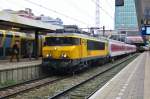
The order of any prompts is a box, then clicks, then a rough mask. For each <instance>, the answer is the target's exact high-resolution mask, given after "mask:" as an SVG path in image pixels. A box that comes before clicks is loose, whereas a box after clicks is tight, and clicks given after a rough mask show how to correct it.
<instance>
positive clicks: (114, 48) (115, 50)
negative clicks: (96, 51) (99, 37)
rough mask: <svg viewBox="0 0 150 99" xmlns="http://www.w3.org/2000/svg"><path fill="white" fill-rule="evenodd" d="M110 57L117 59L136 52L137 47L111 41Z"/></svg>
mask: <svg viewBox="0 0 150 99" xmlns="http://www.w3.org/2000/svg"><path fill="white" fill-rule="evenodd" d="M108 47H109V56H110V57H115V56H120V55H123V54H127V53H132V52H135V51H136V46H134V45H130V44H126V43H124V42H121V41H116V40H109V46H108Z"/></svg>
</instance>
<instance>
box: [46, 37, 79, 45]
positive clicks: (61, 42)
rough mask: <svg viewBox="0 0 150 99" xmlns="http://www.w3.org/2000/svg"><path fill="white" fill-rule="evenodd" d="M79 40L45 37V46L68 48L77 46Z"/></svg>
mask: <svg viewBox="0 0 150 99" xmlns="http://www.w3.org/2000/svg"><path fill="white" fill-rule="evenodd" d="M79 44H80V39H78V38H72V37H46V45H48V46H58V45H59V46H69V45H79Z"/></svg>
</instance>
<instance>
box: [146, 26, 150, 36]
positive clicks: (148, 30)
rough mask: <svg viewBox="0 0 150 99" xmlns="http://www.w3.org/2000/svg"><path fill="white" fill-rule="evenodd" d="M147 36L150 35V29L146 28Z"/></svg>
mask: <svg viewBox="0 0 150 99" xmlns="http://www.w3.org/2000/svg"><path fill="white" fill-rule="evenodd" d="M146 34H147V35H150V27H146Z"/></svg>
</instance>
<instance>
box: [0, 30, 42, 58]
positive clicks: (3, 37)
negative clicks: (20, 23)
mask: <svg viewBox="0 0 150 99" xmlns="http://www.w3.org/2000/svg"><path fill="white" fill-rule="evenodd" d="M16 41H17V42H18V43H19V50H20V53H19V55H20V57H28V56H27V45H28V43H29V42H30V43H31V44H32V46H33V53H32V55H33V56H34V49H35V36H34V34H33V33H23V32H16V31H8V30H0V59H2V58H7V57H9V56H10V55H11V48H12V46H13V44H14V43H15V42H16ZM43 44H44V36H43V35H40V36H39V52H38V55H39V56H42V46H43Z"/></svg>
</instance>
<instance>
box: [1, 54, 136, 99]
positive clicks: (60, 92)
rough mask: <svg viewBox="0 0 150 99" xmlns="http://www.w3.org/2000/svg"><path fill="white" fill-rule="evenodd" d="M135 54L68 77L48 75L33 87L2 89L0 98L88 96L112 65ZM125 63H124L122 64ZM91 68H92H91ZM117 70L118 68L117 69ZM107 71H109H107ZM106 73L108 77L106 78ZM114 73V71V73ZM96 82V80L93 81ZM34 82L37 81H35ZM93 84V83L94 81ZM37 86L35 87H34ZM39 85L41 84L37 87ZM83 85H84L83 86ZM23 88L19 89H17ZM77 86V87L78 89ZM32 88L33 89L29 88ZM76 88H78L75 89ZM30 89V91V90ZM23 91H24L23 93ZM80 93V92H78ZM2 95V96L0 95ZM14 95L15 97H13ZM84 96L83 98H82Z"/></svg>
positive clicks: (105, 79)
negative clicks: (48, 76) (46, 78)
mask: <svg viewBox="0 0 150 99" xmlns="http://www.w3.org/2000/svg"><path fill="white" fill-rule="evenodd" d="M136 56H137V54H135V55H133V56H128V57H126V58H123V59H120V60H119V61H116V62H114V63H113V65H112V63H108V64H106V65H104V66H101V67H98V68H99V69H93V68H90V70H87V71H85V72H84V73H83V74H82V73H80V74H76V75H74V76H69V77H63V78H53V79H52V77H50V78H49V80H47V81H44V80H42V81H44V83H45V84H44V83H43V84H42V83H41V81H40V83H39V84H37V85H36V84H33V85H35V87H34V86H33V85H32V84H31V85H30V84H27V85H25V87H27V89H26V88H25V89H24V87H17V88H16V89H17V90H18V92H16V93H13V94H11V92H12V91H13V90H16V89H15V88H14V89H7V90H9V91H8V93H9V94H6V95H5V93H7V91H6V92H5V91H4V90H3V92H2V91H0V98H7V97H10V96H13V97H12V99H21V98H23V99H37V98H38V99H47V98H49V99H57V98H60V97H63V98H62V99H85V97H87V96H90V95H91V94H92V92H93V91H94V90H96V88H98V89H99V88H100V87H97V86H103V85H104V84H105V83H106V82H107V81H108V79H111V78H109V77H110V75H113V73H111V72H110V70H111V69H113V68H114V67H119V65H121V64H124V63H125V62H126V61H129V60H130V59H133V58H134V57H136ZM124 65H126V64H124ZM92 69H93V70H92ZM91 71H92V72H91ZM117 71H119V70H117ZM108 72H109V73H108ZM105 73H106V74H109V75H107V77H108V79H107V78H106V75H105ZM115 74H116V73H115ZM99 76H101V77H100V79H99V81H101V83H100V84H98V85H93V83H89V85H87V86H90V85H91V86H90V88H89V89H85V88H87V87H86V86H85V83H87V84H88V82H89V81H95V80H93V79H94V78H95V79H97V77H99ZM95 82H97V81H95ZM36 83H38V82H37V81H36ZM94 84H95V83H94ZM36 86H37V87H36ZM39 86H42V87H40V88H39ZM84 86H85V87H84ZM93 86H96V88H95V87H94V88H91V87H93ZM21 88H22V89H23V90H19V89H21ZM78 88H79V89H78ZM31 89H33V90H31ZM75 89H78V90H75ZM30 90H31V91H30ZM85 90H91V92H90V93H89V92H86V91H85ZM24 92H25V93H24ZM20 93H22V94H20ZM80 93H82V94H80ZM1 95H3V96H1ZM14 96H15V97H14ZM68 97H71V98H68ZM74 97H75V98H74ZM83 97H84V98H83Z"/></svg>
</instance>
